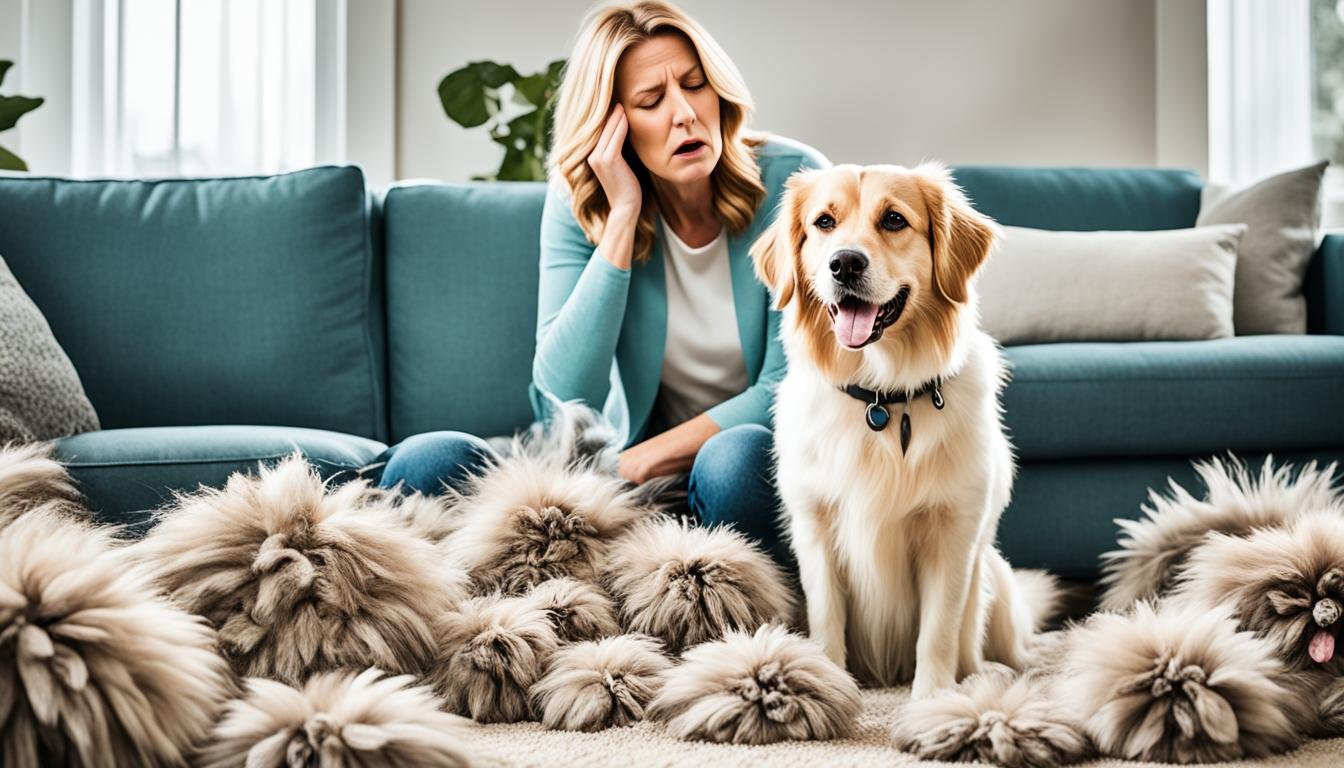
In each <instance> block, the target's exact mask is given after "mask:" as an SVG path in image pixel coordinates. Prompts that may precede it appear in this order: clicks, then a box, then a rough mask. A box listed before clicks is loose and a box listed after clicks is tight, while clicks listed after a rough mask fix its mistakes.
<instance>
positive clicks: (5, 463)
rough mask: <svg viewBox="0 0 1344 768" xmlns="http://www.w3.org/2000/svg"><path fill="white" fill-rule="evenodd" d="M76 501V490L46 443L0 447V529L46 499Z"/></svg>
mask: <svg viewBox="0 0 1344 768" xmlns="http://www.w3.org/2000/svg"><path fill="white" fill-rule="evenodd" d="M52 501H55V502H64V503H70V504H77V503H79V501H80V496H79V492H78V491H77V490H75V485H74V483H73V482H72V481H71V479H70V475H68V474H67V473H66V471H65V467H64V466H63V465H62V464H61V463H60V462H58V461H56V460H55V459H53V458H51V445H50V444H49V443H29V444H26V445H21V444H16V443H11V444H8V445H3V446H0V528H3V527H5V525H6V524H8V523H9V522H10V521H12V520H14V519H15V518H17V517H18V516H19V515H21V514H23V513H24V512H26V511H28V510H29V509H32V508H34V507H37V506H40V505H42V504H46V503H48V502H52Z"/></svg>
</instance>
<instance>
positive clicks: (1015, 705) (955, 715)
mask: <svg viewBox="0 0 1344 768" xmlns="http://www.w3.org/2000/svg"><path fill="white" fill-rule="evenodd" d="M894 736H895V739H896V745H897V746H898V747H900V748H901V749H903V750H905V751H907V752H912V753H914V754H916V755H918V756H919V757H921V758H923V759H925V760H942V761H952V762H963V763H966V762H974V761H981V762H986V763H995V764H997V765H1003V766H1007V767H1008V768H1019V767H1021V768H1049V767H1050V766H1055V765H1066V764H1068V763H1074V762H1078V761H1079V760H1082V759H1084V758H1086V757H1087V756H1088V755H1090V754H1091V752H1092V745H1091V742H1089V741H1088V738H1087V735H1086V734H1085V733H1083V729H1082V724H1081V723H1080V722H1078V721H1077V720H1076V719H1075V718H1073V717H1070V716H1069V714H1068V713H1067V712H1066V711H1065V710H1064V709H1062V708H1061V707H1060V706H1058V704H1056V703H1055V702H1054V701H1053V700H1052V699H1051V698H1050V693H1049V680H1048V678H1046V677H1043V676H1038V675H1018V674H1017V673H1016V672H1014V671H1013V670H1012V669H1011V668H1009V667H1006V666H1003V665H1001V664H990V665H988V666H986V667H985V669H983V670H982V671H981V672H979V673H977V674H974V675H971V676H970V677H968V678H966V679H965V680H963V681H962V682H961V684H960V685H959V686H957V687H956V688H944V689H941V690H939V691H938V692H937V693H936V694H934V695H933V696H932V697H931V698H927V699H921V700H915V701H911V702H909V703H908V704H906V705H905V706H904V707H903V708H902V709H901V712H900V717H899V720H898V721H897V725H896V728H895V731H894Z"/></svg>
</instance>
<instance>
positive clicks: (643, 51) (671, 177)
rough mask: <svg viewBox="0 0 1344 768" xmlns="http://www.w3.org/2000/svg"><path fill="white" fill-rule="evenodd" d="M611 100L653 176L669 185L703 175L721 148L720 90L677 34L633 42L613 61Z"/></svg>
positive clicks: (721, 150) (708, 170) (709, 169)
mask: <svg viewBox="0 0 1344 768" xmlns="http://www.w3.org/2000/svg"><path fill="white" fill-rule="evenodd" d="M616 100H617V101H618V102H620V104H621V106H622V107H623V108H624V109H625V115H626V120H627V121H628V123H629V126H630V128H629V133H628V135H627V138H628V141H629V142H630V144H631V146H632V147H633V148H634V150H635V154H636V155H638V156H639V159H640V161H641V162H642V163H644V166H645V167H646V168H648V169H649V172H650V173H652V174H653V175H654V176H657V177H658V178H660V179H663V180H665V181H669V182H672V183H674V184H684V183H688V182H694V181H699V180H700V179H704V178H707V177H708V176H709V174H710V173H711V172H712V171H713V170H714V168H715V166H717V165H718V163H719V156H720V155H721V154H722V153H723V136H722V135H721V134H720V133H719V94H718V93H716V92H715V91H714V89H713V88H711V87H710V85H709V80H708V79H707V78H706V77H705V72H704V70H703V69H702V68H701V66H700V58H699V57H698V56H696V54H695V49H694V48H693V47H691V44H690V42H689V41H688V40H687V39H686V38H685V37H683V36H681V35H679V34H666V35H658V36H657V37H653V38H650V39H648V40H645V41H644V42H642V43H636V44H635V45H633V46H631V47H630V48H629V49H628V50H626V52H625V53H624V54H623V55H622V56H621V60H620V62H618V63H617V65H616Z"/></svg>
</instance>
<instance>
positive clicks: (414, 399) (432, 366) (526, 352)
mask: <svg viewBox="0 0 1344 768" xmlns="http://www.w3.org/2000/svg"><path fill="white" fill-rule="evenodd" d="M545 197H546V187H545V185H544V184H540V183H522V182H507V183H494V184H433V183H407V184H397V185H394V186H393V187H392V188H390V189H389V190H387V193H386V195H385V197H384V199H383V201H382V209H383V217H384V220H385V221H386V224H387V240H386V243H387V328H388V366H389V372H388V382H389V385H388V389H389V400H390V419H389V421H390V426H391V439H392V441H393V442H397V441H400V440H402V439H404V438H406V437H409V436H410V435H415V434H419V433H421V432H431V431H434V430H440V429H453V430H460V431H463V432H469V433H472V434H475V435H481V436H490V435H503V434H509V433H512V432H513V431H514V430H515V429H517V428H519V427H521V426H525V425H527V424H529V423H531V421H532V406H531V404H530V403H529V401H528V396H527V385H528V382H529V381H531V380H532V353H533V350H534V349H535V348H536V328H537V264H538V259H539V253H540V246H539V244H538V243H539V240H540V237H541V206H542V203H543V202H544V200H545Z"/></svg>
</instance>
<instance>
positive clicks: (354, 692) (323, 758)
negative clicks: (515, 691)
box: [198, 669, 471, 768]
mask: <svg viewBox="0 0 1344 768" xmlns="http://www.w3.org/2000/svg"><path fill="white" fill-rule="evenodd" d="M413 680H414V679H413V678H412V677H411V676H410V675H401V676H398V677H384V676H383V673H382V672H380V671H379V670H377V669H367V670H365V671H363V672H361V673H359V674H358V675H356V674H355V673H354V672H349V671H347V672H329V673H326V674H322V675H317V676H316V677H313V678H312V679H310V680H309V681H308V682H307V683H305V684H304V686H303V690H296V689H294V688H291V687H290V686H288V685H285V684H284V683H278V682H274V681H271V680H262V679H260V678H254V679H252V680H249V681H248V684H247V687H248V693H247V697H246V698H244V699H237V700H235V701H233V702H231V703H230V704H229V708H228V714H227V715H226V716H225V717H224V719H223V720H222V721H221V722H220V723H219V725H218V726H217V727H216V728H215V737H214V741H213V742H212V743H211V745H210V747H209V748H208V749H206V750H204V751H203V753H202V754H201V759H200V760H199V761H198V762H199V763H200V764H201V765H203V766H205V768H234V767H235V766H236V767H237V768H242V767H243V766H247V767H248V768H285V767H286V766H295V765H304V766H320V767H322V768H339V767H340V766H347V765H350V766H355V765H358V766H367V768H379V767H380V766H387V768H391V767H392V766H401V765H424V766H439V767H441V768H459V767H462V768H465V766H468V765H470V764H471V760H470V757H469V755H468V754H467V752H466V751H465V750H464V749H463V745H462V739H461V735H462V732H463V731H464V730H465V727H466V722H465V721H464V720H462V718H460V717H458V716H456V715H450V714H448V713H446V712H440V711H439V700H438V699H437V698H436V697H435V696H434V694H433V692H432V691H430V690H429V688H427V687H425V686H417V685H414V683H413Z"/></svg>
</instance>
